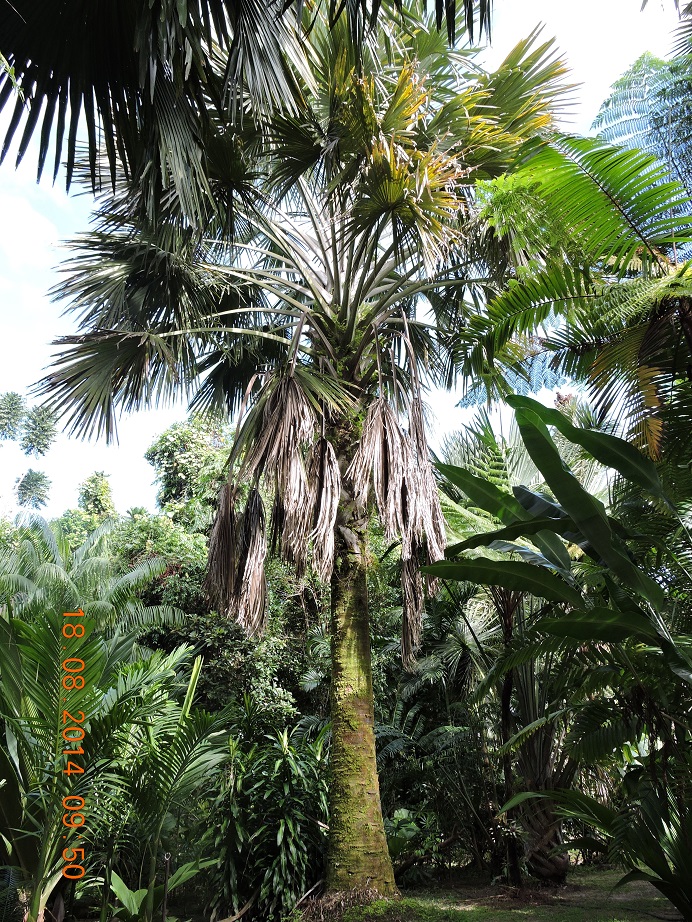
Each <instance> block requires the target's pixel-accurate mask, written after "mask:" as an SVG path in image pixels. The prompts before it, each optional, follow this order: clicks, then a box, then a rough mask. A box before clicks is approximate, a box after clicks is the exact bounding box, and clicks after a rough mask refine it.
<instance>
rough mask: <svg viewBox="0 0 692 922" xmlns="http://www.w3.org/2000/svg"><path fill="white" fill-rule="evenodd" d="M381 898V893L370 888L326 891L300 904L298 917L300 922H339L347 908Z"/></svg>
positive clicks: (367, 903) (365, 904)
mask: <svg viewBox="0 0 692 922" xmlns="http://www.w3.org/2000/svg"><path fill="white" fill-rule="evenodd" d="M382 898H383V897H382V894H381V893H379V892H378V891H377V890H372V889H361V890H342V891H328V892H327V893H324V894H323V895H322V896H319V897H317V898H316V899H310V900H308V901H307V902H306V903H305V904H304V905H302V906H301V907H300V910H299V912H300V916H299V918H300V919H301V922H340V920H341V919H343V917H344V914H345V913H346V912H348V910H349V909H353V908H354V907H355V906H367V905H369V904H370V903H374V902H375V901H376V900H381V899H382Z"/></svg>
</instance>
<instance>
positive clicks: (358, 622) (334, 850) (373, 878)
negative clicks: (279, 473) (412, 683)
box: [327, 450, 396, 896]
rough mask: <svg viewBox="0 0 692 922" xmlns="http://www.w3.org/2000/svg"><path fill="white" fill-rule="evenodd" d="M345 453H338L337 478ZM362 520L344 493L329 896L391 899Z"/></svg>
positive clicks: (334, 632) (336, 579) (336, 597)
mask: <svg viewBox="0 0 692 922" xmlns="http://www.w3.org/2000/svg"><path fill="white" fill-rule="evenodd" d="M349 454H350V452H348V450H346V451H340V452H339V456H340V457H339V461H340V466H341V467H342V472H343V470H344V469H345V467H346V465H347V462H348V460H349V457H348V455H349ZM366 524H367V520H366V519H364V518H362V517H359V516H358V515H357V513H356V511H355V509H354V507H353V503H352V501H351V497H350V496H349V495H348V493H347V492H346V490H343V491H342V495H341V504H340V509H339V514H338V517H337V523H336V547H335V551H336V556H335V565H334V572H333V575H332V584H331V590H332V593H331V594H332V608H331V648H332V687H331V717H332V764H331V771H332V780H331V787H330V795H329V801H330V821H329V851H328V858H327V889H328V890H330V891H341V890H365V889H370V890H376V891H377V892H379V893H380V894H382V895H383V896H389V895H393V894H394V893H396V886H395V884H394V873H393V871H392V862H391V859H390V857H389V851H388V849H387V840H386V837H385V834H384V824H383V822H382V807H381V804H380V786H379V781H378V777H377V764H376V760H375V732H374V704H373V690H372V666H371V658H370V622H369V617H368V588H367V579H366V576H367V549H366V540H365V528H366Z"/></svg>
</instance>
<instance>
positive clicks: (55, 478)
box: [0, 0, 677, 518]
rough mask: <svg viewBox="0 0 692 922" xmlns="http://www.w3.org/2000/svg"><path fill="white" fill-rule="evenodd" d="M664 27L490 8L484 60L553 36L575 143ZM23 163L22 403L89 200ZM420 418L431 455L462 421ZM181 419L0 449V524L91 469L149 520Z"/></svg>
mask: <svg viewBox="0 0 692 922" xmlns="http://www.w3.org/2000/svg"><path fill="white" fill-rule="evenodd" d="M676 21H677V17H676V13H675V8H674V3H673V0H649V2H648V4H647V6H646V8H645V9H644V10H643V11H640V2H639V0H581V2H580V3H576V2H574V0H569V2H566V0H495V10H494V17H493V28H492V45H491V47H489V48H488V49H487V50H486V52H484V62H485V63H486V65H487V66H489V67H492V66H497V65H498V64H499V63H500V62H501V61H502V59H503V58H504V56H505V55H506V54H507V52H508V51H509V50H510V49H511V48H512V47H513V46H514V45H515V44H516V42H517V41H518V40H519V39H520V38H523V37H525V36H527V35H528V34H529V33H530V32H531V31H532V30H533V29H534V28H536V27H537V26H539V25H540V24H541V23H542V24H543V26H544V28H543V32H542V34H541V38H542V39H548V38H551V37H555V38H556V40H557V47H558V48H559V49H560V51H561V52H562V54H563V55H564V57H565V58H566V60H567V62H568V64H569V66H570V67H571V70H572V74H571V80H572V82H574V83H577V84H580V87H579V88H578V89H577V90H576V92H575V95H576V98H577V104H576V105H575V106H574V107H573V108H572V109H571V111H570V116H569V121H566V122H565V123H564V124H563V127H564V128H565V129H566V130H569V131H573V132H576V133H580V134H586V133H588V132H589V128H590V125H591V123H592V121H593V119H594V117H595V115H596V113H597V112H598V108H599V106H600V103H601V102H602V101H603V100H604V99H605V98H606V97H607V95H608V90H609V87H610V86H611V85H612V83H613V82H614V81H615V80H616V79H617V78H618V77H619V76H620V75H621V74H622V73H623V71H625V70H626V69H627V68H628V67H629V66H630V64H632V63H633V62H634V61H635V60H636V59H637V58H638V57H639V55H641V54H642V53H643V52H644V51H651V52H653V53H654V54H657V55H659V56H661V57H665V56H667V54H668V53H669V50H670V47H671V44H672V39H671V30H672V29H673V28H674V27H675V24H676ZM2 121H3V122H5V123H6V118H5V119H3V120H2ZM0 131H1V123H0ZM35 164H36V159H35V155H34V156H32V150H30V151H29V152H28V154H27V157H26V158H25V161H24V162H23V163H22V165H21V166H20V167H19V169H16V170H15V169H14V160H13V158H12V157H11V156H9V157H8V158H7V159H6V161H5V163H3V164H2V166H0V393H3V392H5V391H9V390H13V391H19V392H20V393H25V394H26V393H27V392H28V391H29V389H30V387H31V385H32V384H34V383H35V382H36V381H37V380H38V379H40V378H41V376H42V374H43V373H44V369H45V368H46V366H47V365H48V364H49V363H50V359H51V355H52V353H53V352H54V351H55V349H54V347H51V345H50V343H51V341H52V340H53V339H55V337H57V336H61V335H65V334H68V333H70V332H72V330H73V320H72V319H71V318H70V317H69V316H68V317H66V316H61V314H62V311H63V310H64V307H65V305H64V304H63V305H61V304H56V303H55V302H53V301H52V300H51V298H50V296H49V291H50V289H51V288H52V287H53V286H54V285H55V284H56V283H57V282H58V280H59V278H60V274H59V271H58V268H57V267H58V265H59V263H60V262H61V260H63V259H64V258H65V257H66V255H67V252H66V249H65V247H64V244H63V241H66V240H69V239H71V238H73V237H74V236H75V235H76V234H78V233H79V232H80V231H83V230H85V229H86V228H87V225H88V220H89V213H90V205H91V202H90V198H89V196H86V195H74V194H73V195H69V196H68V195H66V193H65V191H64V187H63V185H61V181H60V179H58V181H57V183H56V184H55V185H52V184H51V182H50V178H51V177H50V176H49V175H46V176H44V177H43V179H42V180H41V182H40V184H37V183H36V176H35ZM432 410H433V414H434V416H435V417H436V421H435V420H433V432H432V443H433V445H434V446H437V445H439V441H440V439H441V437H442V434H443V433H444V432H445V431H449V430H450V429H454V428H458V427H459V426H460V425H461V424H462V419H463V414H462V411H460V410H459V409H458V408H456V407H455V398H454V397H453V396H451V395H450V396H443V395H436V396H435V399H434V403H433V405H432ZM185 415H186V414H185V408H184V406H182V405H178V406H177V407H172V408H171V407H167V408H162V409H158V410H153V411H140V413H138V414H133V415H130V416H128V417H125V418H122V419H121V420H120V423H119V427H118V430H119V441H118V444H114V445H110V446H108V445H106V444H105V443H104V442H103V441H100V442H84V441H80V440H76V439H68V438H67V437H66V436H65V435H62V434H61V435H60V436H59V437H58V439H57V440H56V442H55V443H54V445H53V447H52V448H51V449H50V451H49V452H48V454H47V455H46V456H45V457H44V458H40V459H38V460H36V459H33V458H31V459H28V458H26V457H25V456H24V455H23V454H22V452H21V450H20V449H19V447H18V445H17V444H15V443H12V442H5V443H1V442H0V516H4V517H12V516H13V515H14V514H15V513H16V511H17V507H16V505H15V497H14V485H15V481H16V479H17V478H18V477H19V476H21V475H22V474H23V473H24V472H25V471H26V470H27V469H28V468H29V467H32V468H34V470H42V471H45V472H46V474H47V475H48V476H49V477H50V479H51V481H52V487H51V497H50V502H49V504H48V506H46V507H45V508H44V509H43V510H42V513H43V514H44V515H46V516H47V517H48V518H50V517H53V516H58V515H60V513H61V512H63V511H64V510H65V509H67V508H71V507H74V506H76V504H77V495H78V487H79V484H80V483H81V482H82V481H83V480H84V479H85V478H86V477H88V476H89V474H91V473H93V472H94V471H96V470H98V471H104V472H105V473H106V474H108V475H109V478H110V484H111V487H112V490H113V497H114V500H115V505H116V508H117V510H118V511H119V512H121V513H124V512H125V511H126V510H127V509H128V508H130V507H132V506H146V507H147V508H149V509H151V510H152V511H153V510H154V509H155V494H156V487H155V485H154V483H153V469H152V468H151V466H150V465H149V464H148V463H147V462H146V461H145V460H144V458H143V455H144V452H145V451H146V449H147V447H148V446H149V445H150V444H151V442H152V441H153V439H154V438H155V437H156V435H158V434H159V433H160V432H162V431H163V430H164V429H165V428H167V426H169V425H170V424H171V423H172V422H174V421H176V420H180V419H184V418H185Z"/></svg>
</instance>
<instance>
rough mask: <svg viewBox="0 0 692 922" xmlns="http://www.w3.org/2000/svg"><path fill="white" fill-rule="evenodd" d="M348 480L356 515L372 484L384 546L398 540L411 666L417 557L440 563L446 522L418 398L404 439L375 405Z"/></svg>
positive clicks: (418, 602)
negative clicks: (356, 507)
mask: <svg viewBox="0 0 692 922" xmlns="http://www.w3.org/2000/svg"><path fill="white" fill-rule="evenodd" d="M347 476H348V478H349V479H350V480H351V483H352V484H353V488H354V496H355V500H356V503H357V505H358V507H359V508H360V509H364V508H365V506H366V505H367V501H368V497H369V492H370V485H371V484H372V487H373V492H374V494H375V501H376V504H377V509H378V512H379V515H380V519H381V521H382V525H383V526H384V530H385V536H386V538H387V540H389V541H391V540H394V539H396V538H401V563H402V574H401V584H402V593H403V603H404V605H403V608H404V623H403V630H402V658H403V660H404V664H405V665H406V666H410V665H411V664H412V662H413V655H414V651H415V649H416V647H417V646H418V644H419V643H420V637H421V630H422V618H423V604H424V593H423V582H422V577H421V574H420V567H419V556H420V552H421V550H422V549H423V547H425V549H426V554H427V559H428V560H429V561H431V562H432V561H434V560H440V559H442V558H443V557H444V546H445V530H444V518H443V516H442V508H441V506H440V500H439V496H438V492H437V484H436V483H435V478H434V476H433V472H432V467H431V465H430V457H429V451H428V445H427V440H426V438H425V426H424V421H423V409H422V404H421V401H420V398H419V397H414V398H413V399H412V401H411V405H410V421H409V432H408V433H407V432H406V431H405V430H404V429H403V428H402V426H401V424H400V422H399V419H398V417H397V414H396V413H395V411H394V409H393V408H392V407H391V405H390V404H389V403H388V402H387V401H386V400H385V399H384V398H383V397H380V398H378V399H377V400H375V401H373V403H372V404H371V406H370V408H369V409H368V413H367V416H366V419H365V424H364V426H363V435H362V438H361V441H360V445H359V446H358V449H357V451H356V455H355V457H354V459H353V462H352V463H351V465H350V467H349V469H348V471H347ZM429 588H432V587H429Z"/></svg>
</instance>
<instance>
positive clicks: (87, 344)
mask: <svg viewBox="0 0 692 922" xmlns="http://www.w3.org/2000/svg"><path fill="white" fill-rule="evenodd" d="M406 23H407V30H406V32H405V34H404V35H403V37H398V36H397V35H396V34H395V32H394V30H389V31H386V33H385V39H386V40H385V41H382V42H380V45H379V47H378V46H376V45H375V44H374V43H373V42H364V43H363V46H362V47H361V48H358V47H357V46H356V43H355V42H354V41H352V39H351V36H350V35H349V33H348V31H347V29H346V27H345V25H344V24H343V23H341V24H340V23H337V24H336V25H335V26H334V27H333V28H331V29H329V28H327V27H326V24H325V23H324V22H322V21H319V22H317V23H316V24H315V26H314V27H313V32H312V43H313V54H314V62H313V65H314V66H313V73H312V76H311V85H308V84H306V85H305V86H304V87H303V88H302V98H301V101H300V103H299V106H298V108H297V110H296V111H295V112H294V113H293V114H291V113H278V114H276V115H275V117H274V118H273V119H272V121H271V122H270V124H269V128H268V135H269V137H270V138H271V145H270V146H269V147H268V148H267V147H266V146H265V149H264V150H263V151H262V154H263V160H262V161H261V164H260V165H261V168H262V174H261V175H260V174H258V168H257V166H255V167H254V174H251V172H250V171H249V169H247V168H244V167H243V165H242V162H241V165H240V167H239V168H238V170H237V174H238V175H241V176H242V178H243V182H244V183H245V185H244V186H243V187H241V186H240V185H236V186H235V187H232V188H230V189H229V188H228V186H226V187H225V188H224V186H223V184H222V183H220V182H219V184H218V187H217V188H218V190H219V196H224V195H225V196H226V198H225V200H226V201H227V202H228V203H229V209H228V210H229V218H230V219H231V220H232V231H233V235H232V236H231V237H230V239H229V234H228V224H226V225H223V226H219V223H218V221H216V223H214V221H212V222H211V223H210V224H209V231H208V236H207V237H206V238H205V239H203V240H199V239H198V238H196V237H194V236H193V235H191V234H190V233H189V232H188V230H187V229H186V228H185V227H181V223H180V222H179V221H175V220H174V219H173V217H174V216H173V217H172V218H171V220H169V221H168V223H167V224H165V225H159V226H157V227H152V226H141V225H140V226H136V225H134V224H133V223H132V221H131V220H130V218H129V215H128V214H127V212H125V214H123V213H122V211H121V213H120V214H117V213H116V209H117V206H118V202H114V203H108V204H107V206H106V208H105V209H104V211H103V212H102V226H101V229H100V230H99V231H98V232H97V233H95V234H93V235H90V236H87V237H85V238H82V240H81V241H80V242H79V243H78V245H77V247H78V254H77V256H76V257H75V259H74V260H73V262H72V264H71V266H70V268H69V269H68V270H67V271H68V273H69V277H68V280H67V282H66V283H65V284H64V285H63V286H62V288H61V293H62V294H63V295H65V296H68V297H70V298H72V299H73V302H74V306H75V308H76V309H78V310H80V311H83V312H84V314H83V323H82V329H81V332H80V334H79V335H78V336H75V337H68V338H66V339H64V340H62V341H61V345H62V347H63V352H62V355H61V357H60V358H59V360H58V362H57V364H56V366H55V367H54V369H53V370H52V371H51V373H50V374H49V376H48V377H47V378H46V380H45V381H44V383H43V390H44V393H46V394H47V395H49V398H50V402H51V404H52V405H53V406H55V407H56V408H59V409H60V411H66V412H67V414H68V419H69V421H70V423H71V425H72V426H73V428H75V429H77V430H81V431H82V432H90V431H96V432H100V431H104V432H105V433H106V434H107V435H109V434H112V433H113V431H114V409H115V407H116V406H117V405H118V404H120V405H121V406H126V407H136V406H145V405H147V404H148V403H149V402H150V401H151V400H152V399H154V400H156V399H159V398H160V397H165V396H166V395H167V394H169V393H171V392H172V391H173V390H175V389H178V388H180V387H184V386H187V387H188V388H189V392H190V393H191V395H192V405H193V407H194V408H196V409H208V408H212V407H215V406H219V405H221V406H222V407H223V408H224V409H225V410H226V411H227V412H229V413H232V412H235V411H240V416H241V422H240V423H239V425H238V432H237V438H236V443H235V448H234V451H233V454H232V457H231V464H230V470H231V477H230V479H229V482H228V484H227V486H226V487H225V488H224V490H223V492H222V495H221V497H220V506H219V512H218V516H217V519H216V523H215V525H214V528H213V530H212V533H211V537H210V575H209V581H208V585H209V590H210V594H211V595H212V597H213V598H214V600H215V602H216V604H217V606H218V607H219V609H220V610H222V611H226V612H228V613H229V614H233V615H234V616H236V617H237V618H238V619H239V621H240V622H241V623H242V624H243V625H244V626H245V627H246V628H247V629H248V630H250V631H255V630H259V629H260V628H261V626H262V624H263V621H264V615H265V586H264V573H263V561H264V558H265V555H266V552H267V545H268V543H270V544H272V545H273V546H274V547H275V548H277V549H279V550H280V552H281V554H282V556H283V557H284V558H285V559H287V560H289V561H291V562H292V563H293V564H294V565H295V566H296V568H297V569H302V568H304V567H305V566H306V565H308V563H309V562H311V563H312V565H313V566H314V568H315V570H316V571H317V572H318V573H319V575H320V576H321V577H322V579H323V580H325V581H328V582H330V584H331V605H332V619H331V644H332V722H333V747H332V778H333V782H332V786H331V792H330V807H331V821H330V857H329V871H328V881H327V884H328V887H329V888H330V889H332V890H346V889H365V888H371V889H375V890H377V891H379V892H381V893H385V894H386V893H391V892H392V891H393V889H394V881H393V876H392V870H391V863H390V860H389V856H388V853H387V847H386V842H385V838H384V832H383V825H382V816H381V808H380V799H379V790H378V780H377V771H376V764H375V746H374V736H373V700H372V676H371V666H370V641H369V624H368V605H367V590H366V571H367V567H368V560H369V555H368V550H367V545H366V524H367V521H368V516H369V515H370V506H371V503H370V497H371V491H373V490H374V495H375V498H376V505H377V509H378V512H379V515H380V517H381V519H382V522H383V524H384V527H385V531H386V533H387V535H388V537H389V538H391V539H392V540H394V539H400V540H401V541H402V555H401V556H402V585H403V594H404V600H405V617H404V632H403V657H404V660H405V661H406V662H410V660H411V657H412V655H413V650H414V648H415V646H416V644H417V642H418V638H419V632H420V617H421V611H422V605H423V594H424V590H423V584H422V581H421V577H420V575H419V573H418V561H419V558H423V559H428V560H434V559H438V558H440V557H441V556H442V553H443V547H444V523H443V519H442V515H441V511H440V507H439V502H438V499H437V490H436V486H435V481H434V478H433V475H432V472H431V469H430V465H429V461H428V451H427V447H426V441H425V430H424V420H423V406H422V399H421V386H422V385H421V380H422V377H423V376H424V375H427V376H428V377H429V378H433V379H434V378H435V377H438V378H439V377H441V376H442V377H444V375H445V374H447V373H448V369H449V362H448V357H447V354H446V346H447V344H448V341H449V340H453V338H454V335H455V332H456V320H457V316H458V303H459V302H458V300H457V298H452V297H450V298H448V299H447V302H446V303H444V304H438V305H437V306H436V307H435V306H434V305H433V314H432V316H431V317H430V318H427V319H420V318H418V317H417V316H416V304H417V302H418V301H419V300H420V298H421V297H422V296H424V295H425V294H426V293H428V292H432V291H436V290H440V289H444V290H446V291H448V292H459V293H462V292H463V291H464V290H465V289H468V287H469V279H470V280H471V284H473V277H474V275H475V271H476V267H477V254H475V253H469V252H468V251H467V250H466V248H465V246H464V242H465V241H464V227H465V224H466V222H467V218H468V215H469V211H470V208H471V201H472V186H473V182H474V180H475V179H476V177H478V176H486V177H491V176H494V175H497V174H498V173H500V172H501V171H502V170H504V169H506V168H507V167H508V166H509V165H510V164H511V162H512V161H513V159H514V158H515V157H516V155H517V154H518V152H519V149H520V147H521V145H522V143H523V142H524V141H525V139H526V138H527V137H530V136H531V135H533V134H534V133H535V132H536V131H537V130H538V129H540V128H542V127H544V126H547V125H549V124H550V119H551V115H550V109H551V103H552V102H553V101H554V100H555V99H556V98H557V97H558V95H559V93H560V77H561V75H562V73H563V70H564V69H563V67H562V65H561V64H560V63H559V62H556V61H555V60H554V58H553V56H552V52H551V49H550V45H549V44H546V45H537V43H536V42H535V38H531V39H529V40H527V41H525V42H523V43H521V44H520V45H519V46H517V48H516V49H515V50H514V51H513V52H512V53H511V54H510V56H509V57H508V59H507V61H506V62H505V63H504V64H503V66H502V67H501V68H500V69H499V70H498V71H497V72H496V73H495V74H490V75H482V74H481V75H473V74H469V73H468V71H469V67H468V64H467V62H468V55H467V54H462V53H458V52H454V51H449V49H448V48H447V46H446V44H445V41H444V39H443V38H441V37H440V36H439V35H438V34H437V33H436V31H435V30H434V27H433V26H432V24H426V23H425V22H422V21H419V20H417V19H416V18H415V16H413V14H411V13H408V14H407V18H406ZM361 62H362V63H361ZM250 130H251V126H250V125H249V123H247V124H246V125H245V126H244V128H243V131H244V132H246V133H245V135H244V139H243V142H242V149H241V146H240V144H239V143H237V141H236V140H235V139H237V138H239V137H240V136H239V134H238V133H236V135H235V139H234V138H233V137H230V138H229V142H228V143H227V144H226V147H225V148H224V147H223V146H222V145H221V144H220V145H219V146H218V149H217V156H218V159H219V162H220V161H221V160H222V159H223V158H222V155H225V156H226V158H228V157H229V156H230V155H231V154H233V153H234V152H236V153H237V152H240V153H242V150H246V149H247V148H248V147H249V146H250V145H251V144H252V143H255V142H253V141H252V139H251V137H250ZM231 131H232V128H231V129H228V135H230V134H231ZM228 135H227V136H228ZM219 138H220V139H223V135H222V133H219ZM233 144H235V146H232V145H233ZM234 155H235V154H234ZM254 162H255V163H257V161H254ZM243 170H245V171H244V172H243ZM239 189H240V192H241V193H242V194H240V193H238V190H239ZM243 189H244V190H245V191H244V192H243ZM236 193H238V194H236ZM217 215H218V212H217ZM460 297H462V295H461V294H460ZM450 305H451V306H450ZM404 416H407V417H408V430H406V429H405V428H404V426H403V425H402V421H401V420H402V417H404ZM241 481H245V482H246V483H247V484H248V485H249V487H250V492H249V496H248V498H247V502H246V503H245V508H244V511H242V512H240V511H239V508H238V507H239V500H240V495H241V493H240V482H241ZM260 485H262V486H263V489H264V495H266V494H269V495H270V496H273V508H272V515H271V529H270V536H269V539H268V538H267V536H266V531H265V511H264V505H263V500H262V493H261V492H260V489H259V488H260Z"/></svg>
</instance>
